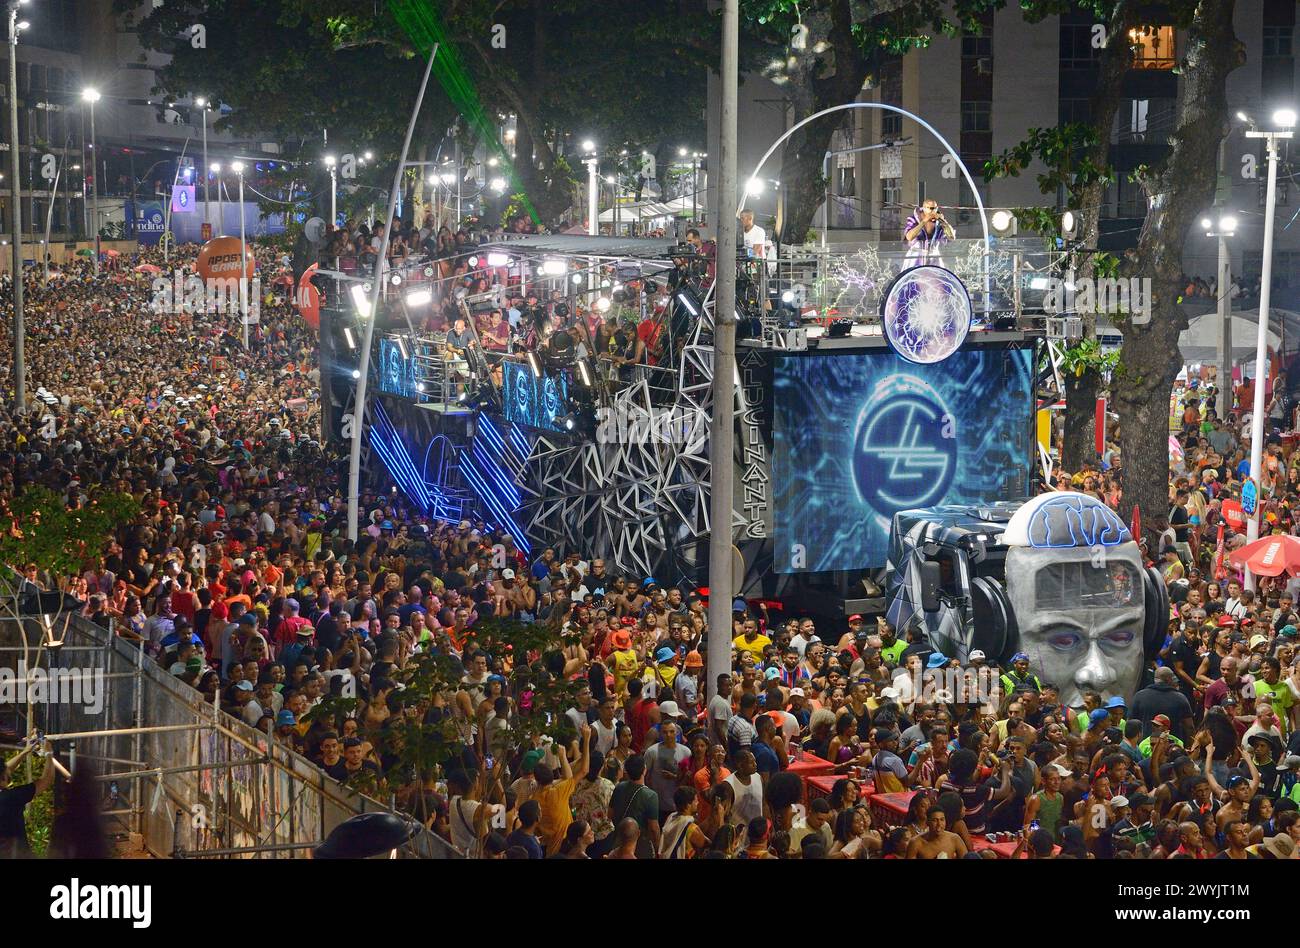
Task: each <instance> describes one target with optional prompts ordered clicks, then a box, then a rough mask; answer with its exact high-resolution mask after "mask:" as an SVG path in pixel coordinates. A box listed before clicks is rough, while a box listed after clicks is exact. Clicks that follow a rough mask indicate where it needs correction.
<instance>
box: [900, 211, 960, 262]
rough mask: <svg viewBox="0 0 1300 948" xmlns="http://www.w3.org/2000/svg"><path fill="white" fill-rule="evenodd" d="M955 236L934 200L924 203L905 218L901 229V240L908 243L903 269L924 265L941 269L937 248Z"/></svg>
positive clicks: (940, 258) (941, 258)
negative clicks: (905, 221) (932, 265)
mask: <svg viewBox="0 0 1300 948" xmlns="http://www.w3.org/2000/svg"><path fill="white" fill-rule="evenodd" d="M956 236H957V232H956V231H955V230H953V226H952V225H951V224H949V223H948V221H947V220H946V219H945V218H944V216H943V211H941V210H939V205H938V203H937V202H935V201H934V200H927V201H925V202H924V203H923V204H922V205H921V206H920V207H918V208H917V209H916V210H915V211H913V212H912V214H911V216H909V217H908V218H907V223H906V224H905V225H904V228H903V239H904V240H906V241H907V243H908V250H907V257H906V258H905V260H904V263H903V269H905V270H906V269H907V268H909V267H918V266H920V265H921V264H924V263H929V264H934V265H935V266H939V267H942V266H943V265H944V262H943V257H941V256H940V255H939V247H940V245H942V244H945V243H947V242H948V241H950V240H952V239H953V238H954V237H956Z"/></svg>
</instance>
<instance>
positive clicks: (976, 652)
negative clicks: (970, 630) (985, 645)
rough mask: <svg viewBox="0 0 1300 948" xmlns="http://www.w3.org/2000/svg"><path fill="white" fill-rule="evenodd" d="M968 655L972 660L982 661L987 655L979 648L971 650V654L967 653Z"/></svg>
mask: <svg viewBox="0 0 1300 948" xmlns="http://www.w3.org/2000/svg"><path fill="white" fill-rule="evenodd" d="M966 657H967V658H969V659H970V660H971V661H972V662H982V661H984V659H985V657H986V656H985V655H984V653H983V652H982V651H980V650H979V649H975V650H974V651H973V652H971V653H970V654H969V655H967V656H966Z"/></svg>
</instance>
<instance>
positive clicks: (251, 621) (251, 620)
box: [239, 612, 257, 625]
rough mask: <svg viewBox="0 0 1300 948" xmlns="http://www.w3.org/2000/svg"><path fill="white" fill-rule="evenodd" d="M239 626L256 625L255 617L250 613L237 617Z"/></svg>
mask: <svg viewBox="0 0 1300 948" xmlns="http://www.w3.org/2000/svg"><path fill="white" fill-rule="evenodd" d="M239 624H240V625H257V616H255V615H254V614H253V613H251V612H245V613H244V614H243V615H242V616H240V617H239Z"/></svg>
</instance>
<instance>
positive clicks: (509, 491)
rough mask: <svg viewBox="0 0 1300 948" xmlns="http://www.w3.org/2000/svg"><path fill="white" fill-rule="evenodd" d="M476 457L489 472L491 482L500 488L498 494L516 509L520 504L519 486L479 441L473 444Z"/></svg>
mask: <svg viewBox="0 0 1300 948" xmlns="http://www.w3.org/2000/svg"><path fill="white" fill-rule="evenodd" d="M473 452H474V457H475V458H477V459H478V462H479V463H480V464H482V465H483V470H484V471H485V472H486V473H487V475H488V476H487V477H486V478H485V480H487V481H488V482H489V483H492V484H495V485H496V487H497V488H499V493H498V496H499V497H500V498H501V500H502V502H504V503H506V504H509V506H510V509H511V510H514V509H516V508H518V506H519V488H518V487H516V486H515V485H514V483H512V482H511V481H510V479H509V478H507V477H506V476H505V475H503V474H502V473H501V468H500V467H499V466H498V465H497V464H495V463H494V462H493V460H492V458H491V457H490V456H489V455H488V453H487V451H485V450H484V449H483V446H482V445H481V444H479V443H478V442H477V441H475V442H474V445H473Z"/></svg>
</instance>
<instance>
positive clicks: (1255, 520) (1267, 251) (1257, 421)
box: [1246, 110, 1296, 592]
mask: <svg viewBox="0 0 1300 948" xmlns="http://www.w3.org/2000/svg"><path fill="white" fill-rule="evenodd" d="M1295 118H1296V117H1295V113H1294V112H1292V111H1290V110H1280V111H1278V112H1276V113H1274V115H1273V122H1274V124H1276V125H1279V126H1283V127H1284V128H1285V129H1286V130H1285V131H1277V130H1274V131H1269V132H1260V131H1256V130H1255V129H1253V128H1252V129H1250V130H1249V131H1248V132H1246V137H1247V138H1262V139H1264V141H1265V142H1266V144H1267V147H1268V190H1267V191H1266V192H1265V198H1264V251H1263V267H1262V270H1263V272H1262V273H1261V274H1260V280H1259V326H1258V331H1257V332H1256V334H1255V404H1254V408H1253V409H1252V415H1251V419H1250V476H1251V478H1252V479H1253V480H1254V481H1255V486H1256V488H1258V487H1259V486H1260V473H1261V468H1262V467H1263V463H1264V383H1265V380H1266V378H1267V375H1268V308H1269V302H1270V300H1269V296H1270V291H1271V290H1272V286H1271V283H1272V280H1273V212H1274V210H1275V209H1276V208H1277V162H1278V149H1277V143H1278V142H1279V141H1281V140H1285V139H1289V138H1290V137H1291V128H1292V127H1293V126H1294V125H1295ZM1258 538H1259V515H1258V513H1256V514H1254V515H1252V516H1251V517H1250V518H1249V519H1248V520H1247V521H1246V542H1247V543H1250V542H1252V541H1254V540H1257V539H1258ZM1246 588H1247V589H1249V590H1251V591H1252V592H1253V591H1254V590H1255V574H1254V573H1252V572H1251V571H1250V570H1246Z"/></svg>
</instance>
